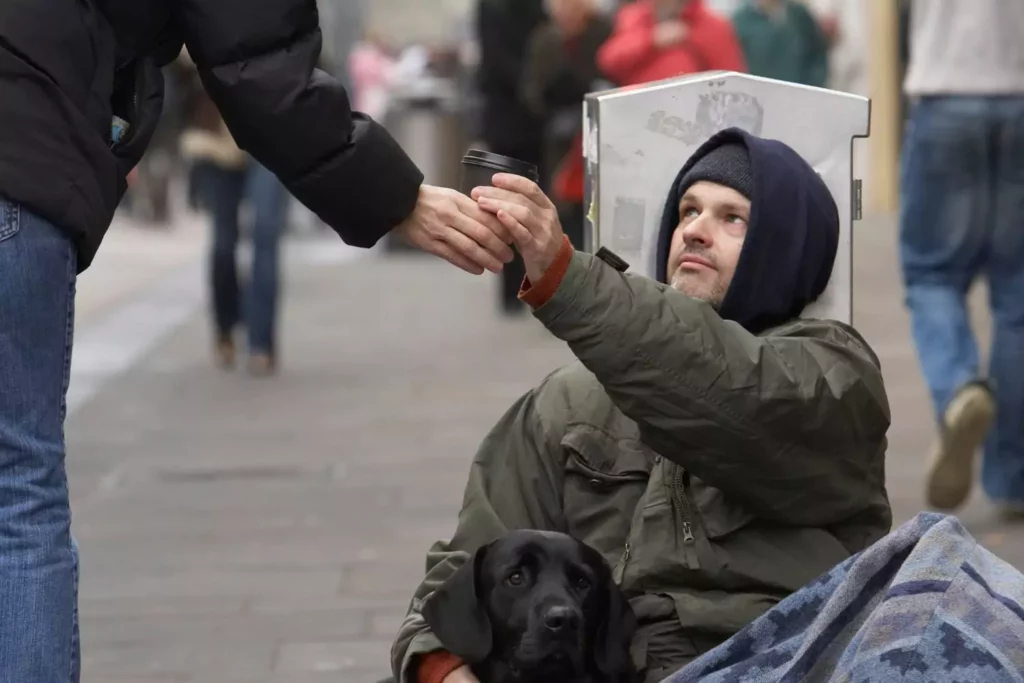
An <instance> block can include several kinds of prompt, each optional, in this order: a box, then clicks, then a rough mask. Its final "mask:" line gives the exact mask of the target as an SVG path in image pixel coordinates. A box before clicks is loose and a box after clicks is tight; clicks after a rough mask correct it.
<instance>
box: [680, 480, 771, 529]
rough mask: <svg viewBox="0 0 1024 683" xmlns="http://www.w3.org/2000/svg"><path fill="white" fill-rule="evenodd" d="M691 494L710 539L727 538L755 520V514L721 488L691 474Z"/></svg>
mask: <svg viewBox="0 0 1024 683" xmlns="http://www.w3.org/2000/svg"><path fill="white" fill-rule="evenodd" d="M690 496H691V497H692V499H693V503H694V505H696V507H697V510H698V511H699V512H700V517H701V523H702V524H703V526H704V533H706V534H707V536H708V538H710V539H719V538H725V537H726V536H728V535H729V534H732V533H734V532H736V531H739V530H740V529H742V528H743V527H745V526H747V525H748V524H750V523H751V522H752V521H754V519H755V517H754V515H753V514H751V513H750V512H748V511H747V510H745V509H744V508H743V507H742V506H740V505H737V504H736V503H734V502H733V501H731V500H730V499H729V498H728V497H727V496H726V495H725V494H724V493H722V491H721V490H720V489H716V488H714V487H713V486H708V485H707V484H705V483H704V482H703V481H701V480H700V479H698V478H697V477H694V476H692V475H691V477H690Z"/></svg>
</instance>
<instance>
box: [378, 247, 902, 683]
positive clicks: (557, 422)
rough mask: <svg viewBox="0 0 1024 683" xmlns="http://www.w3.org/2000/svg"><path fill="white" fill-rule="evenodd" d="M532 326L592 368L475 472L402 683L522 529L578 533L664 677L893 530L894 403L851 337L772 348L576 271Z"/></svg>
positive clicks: (628, 284)
mask: <svg viewBox="0 0 1024 683" xmlns="http://www.w3.org/2000/svg"><path fill="white" fill-rule="evenodd" d="M535 315H536V317H537V318H538V319H539V320H541V321H542V322H543V323H544V324H545V325H546V326H547V327H548V329H549V330H550V331H551V332H552V333H553V334H554V335H555V336H557V337H559V338H560V339H562V340H564V341H566V342H567V343H568V344H569V346H570V347H571V348H572V350H573V352H574V353H575V354H576V357H577V358H578V359H579V362H578V363H576V364H573V365H570V366H568V367H565V368H562V369H560V370H558V371H556V372H555V373H553V374H552V375H550V376H549V377H547V378H546V379H545V380H544V381H543V382H542V383H541V384H540V386H538V387H537V388H536V389H534V390H533V391H530V392H529V393H527V394H526V395H525V396H523V397H522V398H520V399H519V400H518V401H517V402H516V403H515V404H514V405H513V406H512V407H511V408H510V409H509V410H508V412H506V413H505V415H504V416H503V417H502V418H501V420H500V421H499V422H498V424H497V425H495V426H494V428H493V429H492V430H491V432H490V433H489V434H488V435H487V437H486V438H485V439H484V442H483V444H482V445H481V446H480V449H479V451H478V452H477V455H476V457H475V459H474V460H473V463H472V465H471V467H470V473H469V483H468V484H467V486H466V491H465V498H464V501H463V506H462V511H461V513H460V514H459V519H458V527H457V529H456V531H455V534H454V536H453V538H452V539H451V540H450V541H447V542H444V541H439V542H438V543H436V544H435V545H434V546H433V547H432V548H431V550H430V552H429V554H428V555H427V573H426V578H425V579H424V581H423V583H422V584H420V586H419V588H417V589H416V592H415V595H414V597H413V599H412V604H411V606H410V609H409V613H408V615H407V617H406V619H405V621H404V623H403V624H402V627H401V629H400V631H399V634H398V638H397V640H396V642H395V644H394V647H393V649H392V667H393V669H394V672H395V675H396V679H397V680H398V681H399V683H412V682H413V681H414V680H415V673H414V672H415V666H414V662H415V659H416V657H417V656H418V655H421V654H423V653H426V652H430V651H432V650H436V649H440V648H441V644H440V643H439V642H438V641H437V639H436V638H435V637H434V636H433V634H431V633H430V632H429V630H428V629H427V627H426V626H425V624H424V621H423V618H422V616H421V615H420V609H421V606H422V604H423V600H424V599H425V598H427V597H428V596H429V595H430V594H431V593H432V592H433V591H434V590H435V589H436V588H437V587H438V586H439V585H440V584H441V583H443V582H444V581H445V579H447V578H448V577H449V576H451V575H452V573H453V572H454V571H455V570H456V569H457V568H458V567H459V566H461V565H462V563H463V562H465V561H466V559H467V558H468V557H469V556H470V554H471V553H472V552H473V551H474V550H475V549H476V548H478V547H479V546H480V545H483V544H485V543H487V542H489V541H492V540H494V539H495V538H498V537H499V536H501V535H503V534H504V533H505V532H506V531H508V530H510V529H516V528H536V529H550V530H557V531H563V532H567V533H570V534H572V535H573V536H576V537H577V538H579V539H581V540H583V541H585V542H586V543H588V544H590V545H592V546H593V547H595V548H596V549H598V550H599V551H600V552H601V553H602V554H603V555H604V556H605V558H607V560H608V561H609V562H610V563H611V564H612V565H613V566H614V567H615V577H616V580H618V581H619V583H620V585H621V586H622V588H623V589H624V590H625V591H626V593H627V595H629V596H630V602H631V604H632V606H633V609H634V611H635V612H636V614H637V618H638V621H639V624H640V627H639V630H638V633H637V637H636V639H635V641H634V643H633V655H634V659H635V661H636V663H637V665H638V666H639V667H641V669H642V670H644V671H645V672H646V679H647V680H648V681H655V680H660V679H661V678H663V677H664V676H666V675H668V674H669V673H671V672H672V671H674V670H675V669H678V668H679V667H680V666H682V665H684V664H686V663H687V662H689V661H690V660H692V659H693V658H694V657H696V656H697V655H699V654H701V653H702V652H705V651H707V650H708V649H710V648H712V647H714V646H715V645H717V644H719V643H721V642H723V641H724V640H725V639H727V638H728V637H729V636H731V635H732V634H734V633H735V632H736V631H738V630H739V629H740V628H742V627H743V626H744V625H746V624H747V623H749V622H750V621H752V620H753V619H755V618H756V617H757V616H759V615H760V614H762V613H764V612H765V611H766V610H768V609H769V608H770V607H772V606H773V605H774V604H776V603H777V602H779V601H780V600H781V599H782V598H784V597H786V596H787V595H789V594H790V593H793V592H794V591H796V590H797V589H799V588H800V587H801V586H803V585H805V584H807V583H808V582H810V581H811V580H812V579H814V578H815V577H816V576H818V575H820V574H821V573H823V572H825V571H826V570H828V569H830V568H831V567H833V566H834V565H836V564H838V563H839V562H841V561H842V560H844V559H846V558H847V557H849V556H850V555H851V554H853V553H855V552H857V551H859V550H861V549H862V548H865V547H867V546H868V545H870V544H871V543H873V542H874V541H876V540H877V539H879V538H881V537H882V536H884V535H885V534H886V533H888V531H889V529H890V525H891V521H892V516H891V511H890V508H889V502H888V498H887V495H886V490H885V449H886V431H887V429H888V427H889V405H888V401H887V399H886V394H885V387H884V386H883V383H882V375H881V371H880V369H879V363H878V359H877V358H876V356H875V355H874V353H873V352H872V351H871V349H870V348H869V347H868V345H867V343H866V342H865V341H864V340H863V339H862V338H861V337H860V336H859V335H858V334H857V333H856V332H855V331H854V330H853V329H851V328H850V327H848V326H846V325H843V324H841V323H837V322H833V321H821V320H806V319H800V320H794V321H792V322H791V323H788V324H786V325H783V326H781V327H777V328H775V329H771V330H769V331H767V332H764V333H763V334H761V335H753V334H751V333H749V332H747V331H746V330H744V329H743V328H742V327H740V326H739V325H737V324H735V323H732V322H729V321H724V320H722V319H721V318H720V317H719V316H718V314H717V313H716V312H715V311H714V310H713V309H712V308H711V307H710V306H709V305H707V304H705V303H702V302H699V301H696V300H694V299H691V298H689V297H687V296H685V295H683V294H681V293H679V292H677V291H675V290H672V289H671V288H669V287H666V286H665V285H661V284H659V283H656V282H654V281H652V280H650V279H647V278H643V277H635V276H630V275H623V274H621V273H619V272H618V271H616V270H615V269H613V268H612V267H610V266H609V265H607V264H606V263H604V262H603V261H601V260H600V259H598V258H595V257H593V256H591V255H589V254H585V253H580V252H577V253H576V254H574V255H573V257H572V261H571V263H570V265H569V269H568V272H567V273H566V275H565V278H564V279H563V281H562V283H561V285H560V286H559V288H558V291H557V292H556V294H555V296H554V297H553V298H552V299H551V300H550V301H549V302H547V303H546V304H544V305H543V306H541V307H540V308H538V309H537V310H536V311H535Z"/></svg>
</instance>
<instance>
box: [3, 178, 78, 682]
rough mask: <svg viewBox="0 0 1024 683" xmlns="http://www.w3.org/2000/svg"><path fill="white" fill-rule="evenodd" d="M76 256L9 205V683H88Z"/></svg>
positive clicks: (60, 238) (59, 237)
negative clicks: (74, 511) (70, 473)
mask: <svg viewBox="0 0 1024 683" xmlns="http://www.w3.org/2000/svg"><path fill="white" fill-rule="evenodd" d="M76 272H77V259H76V252H75V248H74V246H73V245H72V243H71V241H70V240H69V239H68V238H67V237H66V236H65V235H64V234H63V233H61V232H60V231H59V230H58V229H57V228H56V227H54V226H53V225H51V224H49V223H47V222H46V221H44V220H42V219H41V218H38V217H37V216H34V215H33V214H32V213H30V212H29V211H28V210H26V209H25V208H23V207H19V206H18V205H16V204H12V203H10V202H7V201H6V200H4V199H2V198H0V683H58V682H59V683H67V682H68V681H71V682H72V683H74V682H77V681H78V667H79V657H78V613H77V603H78V595H77V594H78V550H77V548H76V547H75V545H74V541H73V540H72V538H71V511H70V507H69V503H68V482H67V477H66V475H65V472H64V416H65V413H66V404H65V396H66V394H67V389H68V380H69V376H70V369H71V340H72V333H73V327H74V306H75V277H76Z"/></svg>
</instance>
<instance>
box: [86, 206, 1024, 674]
mask: <svg viewBox="0 0 1024 683" xmlns="http://www.w3.org/2000/svg"><path fill="white" fill-rule="evenodd" d="M140 235H141V233H139V232H138V231H137V229H133V228H131V227H130V226H120V227H118V228H116V229H115V231H114V232H113V233H112V235H111V238H110V242H109V244H108V245H107V247H106V252H105V253H106V256H105V260H103V261H99V262H98V263H97V269H96V271H94V273H87V274H86V275H85V276H84V277H83V278H82V282H81V284H80V307H79V309H80V310H79V321H78V322H79V338H80V339H85V340H87V347H88V348H87V350H86V351H83V354H85V360H83V361H82V362H83V363H84V364H86V365H88V366H89V367H88V368H86V369H85V370H82V371H80V372H78V374H76V376H75V379H74V380H73V385H74V384H76V383H78V384H81V385H82V386H86V385H88V387H89V390H88V391H82V392H81V393H80V399H79V400H78V403H77V404H76V405H75V412H74V413H73V414H72V416H71V418H70V420H69V424H68V450H69V456H68V467H69V474H70V478H71V485H72V488H73V494H72V495H73V499H74V529H75V532H76V535H77V537H78V540H79V542H80V544H81V548H82V562H83V566H82V586H81V616H82V628H83V647H84V661H83V680H84V681H86V682H87V683H128V682H129V681H130V682H131V683H157V682H158V681H159V682H170V681H181V682H188V683H214V682H216V683H234V682H238V683H241V682H243V681H244V682H245V683H284V682H286V681H287V682H288V683H312V682H313V681H339V680H341V681H353V682H354V683H356V682H361V681H374V680H377V679H378V678H380V677H381V676H383V675H384V674H385V673H386V671H387V662H388V650H389V646H390V643H391V639H392V637H393V635H394V633H395V630H396V629H397V627H398V624H399V622H400V619H401V617H402V615H403V614H404V611H405V608H406V605H407V602H408V599H409V595H410V593H411V591H412V589H413V588H414V586H415V584H416V582H417V580H418V578H419V576H420V575H421V572H422V571H423V559H424V553H425V551H426V549H427V547H428V545H429V544H430V543H431V542H432V541H433V540H435V539H436V538H439V537H444V536H447V535H448V534H449V533H450V532H451V530H452V528H453V525H454V522H455V513H456V511H457V509H458V506H459V503H460V498H461V490H462V486H463V484H464V479H465V475H466V469H467V464H468V461H469V459H470V458H471V457H472V455H473V453H474V451H475V449H476V447H477V445H478V443H479V441H480V439H481V438H482V436H483V435H484V433H485V432H486V431H487V429H488V428H489V427H490V426H491V425H492V424H493V422H494V421H495V420H496V419H497V418H498V417H499V416H500V414H501V413H502V412H503V411H504V410H505V409H506V408H507V406H508V405H509V404H510V403H511V402H512V401H513V399H515V398H516V397H517V396H518V395H519V394H520V393H522V392H523V391H525V390H526V389H528V388H529V387H531V386H532V385H534V384H535V383H536V382H537V381H538V380H540V379H541V378H542V377H543V376H544V375H545V374H547V373H548V372H549V371H550V370H552V369H553V368H555V367H556V366H558V365H560V364H562V363H563V362H565V361H566V360H568V359H569V357H570V356H569V353H568V351H567V350H566V349H565V348H563V346H562V345H561V343H559V342H557V341H555V340H553V339H551V338H549V337H548V336H547V334H546V332H545V331H544V330H543V329H542V328H541V327H540V326H539V324H537V323H536V322H535V321H533V320H532V319H531V318H528V317H526V318H523V319H519V320H508V319H502V318H501V317H499V316H498V314H497V313H496V307H495V305H494V303H495V295H496V289H495V288H496V284H497V283H496V282H495V281H494V279H493V278H492V277H479V278H474V277H471V276H468V275H464V274H462V273H460V272H458V271H456V270H455V269H453V268H451V267H448V266H445V265H444V264H441V263H439V262H435V261H433V260H431V259H426V258H420V257H415V256H401V257H387V258H385V257H382V256H381V255H380V254H377V253H370V254H353V253H352V252H351V250H346V249H345V248H344V247H342V246H340V245H339V244H338V242H337V240H328V241H323V240H320V239H315V238H306V239H304V240H302V241H300V242H298V243H297V244H292V245H290V247H289V258H288V261H287V269H286V277H287V286H286V289H285V302H284V315H283V324H282V339H281V347H282V361H283V368H282V374H281V375H280V376H279V377H276V378H273V379H264V380H257V379H253V378H250V377H248V376H246V375H245V374H243V373H225V372H220V371H216V370H214V369H213V368H212V365H211V362H210V355H209V348H208V347H209V331H208V329H207V326H206V325H207V317H206V313H205V311H204V310H203V308H202V301H203V295H202V289H201V288H202V282H201V280H199V279H198V278H199V277H200V273H201V272H202V271H201V267H200V264H201V255H202V244H203V234H202V230H201V229H200V228H196V227H195V226H192V227H189V226H186V227H183V228H179V229H178V230H176V231H175V232H174V233H172V234H168V235H160V234H156V235H153V234H146V235H141V236H140ZM894 238H895V233H894V227H893V223H892V221H891V220H887V219H885V220H878V219H876V220H870V221H866V222H864V223H862V224H860V225H859V226H858V232H857V237H856V241H855V263H856V266H855V272H856V294H855V301H856V309H855V310H856V312H855V314H856V324H857V326H858V327H859V328H860V329H861V330H862V331H863V332H864V334H865V335H866V336H867V338H868V340H869V341H870V342H871V343H872V344H873V345H874V347H875V349H876V350H877V352H878V353H879V355H880V356H881V357H882V360H883V363H884V369H885V374H886V378H887V382H888V390H889V395H890V400H891V402H892V406H893V413H894V425H893V428H892V430H891V449H890V451H889V487H890V492H891V497H892V501H893V505H894V506H895V508H896V511H897V515H898V521H903V520H905V519H907V518H908V517H910V516H912V515H913V514H914V513H915V512H917V511H918V510H919V509H921V507H922V504H923V503H922V496H921V478H922V474H921V473H922V467H923V463H924V457H925V451H926V448H927V445H928V443H929V440H930V438H931V436H932V424H931V419H930V410H929V408H928V405H927V403H926V396H925V392H924V388H923V385H922V382H921V379H920V376H919V372H918V368H917V364H916V359H915V357H914V353H913V350H912V348H911V346H910V342H909V337H908V330H907V320H906V315H905V313H904V311H903V308H902V303H901V289H900V286H899V282H898V278H897V272H896V257H895V252H894V248H893V245H894ZM171 244H174V245H175V246H173V247H171V246H170V245H171ZM161 245H163V246H161ZM169 250H170V251H169ZM172 252H173V257H172ZM118 264H122V265H123V267H124V270H119V274H120V275H121V278H120V281H118V278H112V277H111V275H112V271H113V270H115V269H119V265H118ZM100 267H102V268H103V269H104V271H105V274H102V275H101V274H100V270H99V269H100ZM108 269H110V271H109V272H106V271H107V270H108ZM157 271H159V273H158V272H157ZM158 276H159V277H158ZM190 277H191V278H194V280H189V281H188V282H186V280H188V278H190ZM175 278H177V280H175ZM168 282H177V283H178V284H177V285H175V286H173V287H171V286H168V285H167V284H166V283H168ZM182 283H184V284H182ZM189 283H191V284H189ZM175 297H177V298H175ZM171 299H174V300H176V301H178V302H179V303H178V305H177V308H175V307H174V306H173V305H172V304H173V301H171V303H168V302H169V301H170V300H171ZM182 302H184V303H182ZM161 307H164V308H161ZM167 307H169V308H167ZM183 307H187V311H186V314H184V315H183V314H182V312H181V311H182V308H183ZM172 309H173V315H176V316H179V318H180V321H181V322H180V324H178V323H175V324H174V325H165V326H164V327H166V328H167V329H166V330H165V332H164V333H162V334H160V335H155V334H149V333H147V332H145V331H144V330H140V329H137V328H136V327H132V323H133V321H134V322H137V327H143V326H147V325H148V326H152V325H158V324H159V320H154V319H155V318H156V319H160V318H163V317H164V316H165V314H164V313H163V311H165V310H172ZM985 320H987V318H981V317H980V316H979V322H984V321H985ZM89 358H92V359H93V361H89ZM97 358H100V359H101V360H102V359H103V358H106V359H107V360H106V362H105V364H104V362H99V361H97V360H96V359H97ZM125 358H128V359H129V361H130V362H129V361H125V360H124V359H125ZM111 359H113V360H111ZM118 359H120V362H114V361H118ZM90 363H91V364H90ZM97 368H99V370H102V371H103V372H99V371H97ZM97 373H98V374H97ZM72 390H73V392H74V390H75V387H74V386H73V387H72ZM962 518H963V519H964V520H965V521H966V522H967V523H968V524H969V525H970V527H971V528H972V530H974V531H975V532H976V533H977V534H978V536H979V538H981V540H982V541H983V542H984V543H986V544H987V545H988V546H989V547H990V548H992V549H993V550H995V551H996V552H997V553H999V554H1001V555H1002V556H1003V557H1005V558H1007V559H1009V560H1011V561H1013V562H1015V563H1016V564H1017V566H1022V567H1024V529H1022V528H1010V527H1006V526H1003V525H1001V524H1000V523H998V522H997V521H996V520H995V517H994V516H993V513H992V511H991V509H990V508H989V507H988V505H987V504H986V503H985V502H984V501H983V500H982V496H981V495H980V493H979V494H976V495H975V496H974V498H973V500H972V502H971V504H970V505H969V506H968V507H967V508H966V509H965V510H964V511H963V513H962Z"/></svg>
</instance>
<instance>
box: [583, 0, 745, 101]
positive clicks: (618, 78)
mask: <svg viewBox="0 0 1024 683" xmlns="http://www.w3.org/2000/svg"><path fill="white" fill-rule="evenodd" d="M671 2H672V0H669V2H668V3H667V4H669V5H671ZM679 4H680V5H681V7H680V9H679V10H678V19H679V21H681V22H682V24H683V25H684V26H685V37H683V38H682V39H681V40H678V41H677V42H675V43H673V44H669V45H664V46H659V45H658V42H657V39H656V37H655V33H656V31H655V29H656V27H657V25H658V23H659V22H658V9H657V7H656V6H664V5H666V2H665V0H637V1H636V2H633V3H630V4H628V5H624V6H623V7H622V8H621V9H620V10H619V12H618V15H617V17H616V19H615V31H614V32H613V33H612V36H611V38H609V39H608V42H606V43H605V44H604V45H603V46H602V47H601V50H600V52H598V55H597V61H598V66H600V68H601V71H602V72H603V73H604V75H605V76H606V77H607V78H608V79H610V80H612V81H614V82H615V83H616V84H618V85H636V84H639V83H649V82H651V81H658V80H661V79H664V78H672V77H674V76H681V75H685V74H692V73H698V72H700V71H718V70H723V71H741V72H743V71H746V70H747V65H746V62H745V61H744V59H743V51H742V48H741V47H740V44H739V41H738V40H737V38H736V34H735V32H734V31H733V28H732V24H731V23H730V22H729V20H728V19H726V18H725V17H723V16H721V15H719V14H718V13H716V12H714V11H713V10H710V9H708V7H707V6H706V5H705V3H704V0H685V1H684V2H682V3H679Z"/></svg>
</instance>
